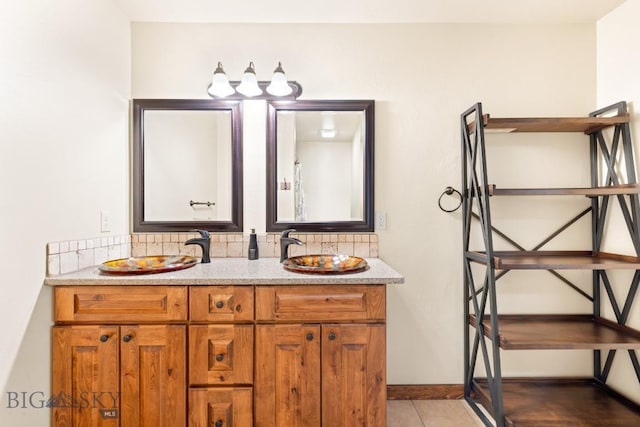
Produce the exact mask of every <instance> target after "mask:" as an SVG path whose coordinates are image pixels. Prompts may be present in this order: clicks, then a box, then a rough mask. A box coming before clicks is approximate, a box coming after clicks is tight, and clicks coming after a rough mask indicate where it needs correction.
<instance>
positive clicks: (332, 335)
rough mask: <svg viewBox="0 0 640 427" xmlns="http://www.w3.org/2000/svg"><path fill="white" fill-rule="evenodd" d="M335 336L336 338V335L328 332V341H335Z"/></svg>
mask: <svg viewBox="0 0 640 427" xmlns="http://www.w3.org/2000/svg"><path fill="white" fill-rule="evenodd" d="M336 336H337V335H336V333H335V332H329V339H330V340H331V341H333V340H335V339H336Z"/></svg>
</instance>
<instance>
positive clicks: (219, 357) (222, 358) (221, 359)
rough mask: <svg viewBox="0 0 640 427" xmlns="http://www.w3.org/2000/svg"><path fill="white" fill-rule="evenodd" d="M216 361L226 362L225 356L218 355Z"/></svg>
mask: <svg viewBox="0 0 640 427" xmlns="http://www.w3.org/2000/svg"><path fill="white" fill-rule="evenodd" d="M216 360H217V361H218V362H222V361H223V360H224V354H216Z"/></svg>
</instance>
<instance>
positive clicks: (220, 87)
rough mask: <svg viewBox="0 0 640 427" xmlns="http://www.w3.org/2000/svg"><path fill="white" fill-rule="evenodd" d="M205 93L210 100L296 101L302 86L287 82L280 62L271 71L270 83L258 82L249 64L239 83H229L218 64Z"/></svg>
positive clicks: (250, 63) (251, 63) (251, 64)
mask: <svg viewBox="0 0 640 427" xmlns="http://www.w3.org/2000/svg"><path fill="white" fill-rule="evenodd" d="M207 92H208V93H209V95H210V96H211V97H212V98H226V99H247V98H251V99H296V98H297V97H298V96H300V94H301V93H302V86H300V85H299V84H298V83H297V82H294V81H288V80H287V77H286V75H285V73H284V70H283V69H282V63H281V62H278V66H277V67H276V69H275V70H274V71H273V76H272V78H271V81H258V78H257V77H256V69H255V66H254V64H253V62H249V66H248V67H247V68H246V69H245V71H244V74H243V75H242V80H241V81H239V82H238V81H229V79H228V78H227V75H226V74H225V72H224V70H223V68H222V63H221V62H218V66H217V67H216V69H215V71H214V72H213V78H212V79H211V84H210V85H209V88H208V89H207ZM265 92H266V93H265Z"/></svg>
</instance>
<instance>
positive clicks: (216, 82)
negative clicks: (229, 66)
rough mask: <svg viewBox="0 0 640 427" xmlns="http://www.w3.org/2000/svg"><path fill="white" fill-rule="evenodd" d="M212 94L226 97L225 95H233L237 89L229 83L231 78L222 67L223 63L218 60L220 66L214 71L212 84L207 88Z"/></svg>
mask: <svg viewBox="0 0 640 427" xmlns="http://www.w3.org/2000/svg"><path fill="white" fill-rule="evenodd" d="M207 92H209V94H210V95H211V96H217V97H221V98H224V97H225V96H229V95H232V94H233V93H234V92H235V90H233V88H232V87H231V85H230V84H229V79H228V78H227V75H226V74H225V73H224V70H223V69H222V64H221V63H220V62H218V68H216V70H215V71H214V72H213V78H212V79H211V85H210V86H209V89H208V90H207Z"/></svg>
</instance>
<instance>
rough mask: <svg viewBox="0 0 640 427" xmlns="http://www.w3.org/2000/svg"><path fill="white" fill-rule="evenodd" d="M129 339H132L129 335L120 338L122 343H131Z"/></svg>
mask: <svg viewBox="0 0 640 427" xmlns="http://www.w3.org/2000/svg"><path fill="white" fill-rule="evenodd" d="M131 338H133V337H132V336H131V335H125V336H124V337H122V341H124V342H129V341H131Z"/></svg>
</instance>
